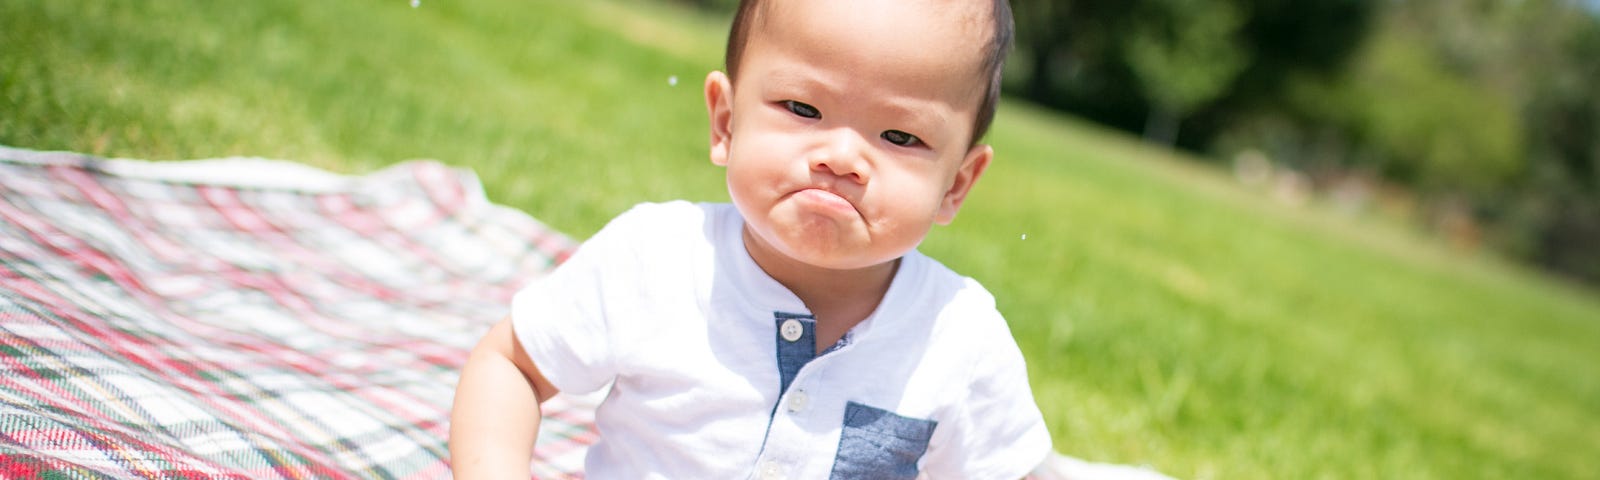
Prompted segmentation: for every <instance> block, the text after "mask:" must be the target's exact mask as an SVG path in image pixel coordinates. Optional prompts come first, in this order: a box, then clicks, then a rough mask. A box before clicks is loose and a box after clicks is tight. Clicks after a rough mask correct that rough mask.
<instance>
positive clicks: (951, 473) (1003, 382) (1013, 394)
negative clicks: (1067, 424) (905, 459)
mask: <svg viewBox="0 0 1600 480" xmlns="http://www.w3.org/2000/svg"><path fill="white" fill-rule="evenodd" d="M993 315H994V316H995V317H998V316H999V313H998V312H996V313H993ZM999 322H1000V326H999V327H998V328H999V330H1000V333H998V334H993V335H985V337H989V338H991V339H992V341H990V342H984V343H987V344H988V345H986V347H988V349H987V351H985V352H984V353H983V354H980V355H977V356H976V358H975V359H974V362H973V363H972V365H973V369H972V371H971V376H970V380H969V381H968V390H967V397H966V399H965V400H964V401H963V402H961V403H960V407H959V408H958V411H957V412H955V415H954V417H955V418H954V420H955V421H953V422H948V424H949V427H948V428H946V423H941V424H940V425H939V427H940V429H943V430H944V431H936V432H935V435H936V437H935V439H934V444H935V445H936V447H935V449H934V450H930V451H929V454H928V457H927V458H926V460H927V462H926V463H925V464H924V471H926V472H927V473H928V476H929V478H933V479H943V478H997V479H1000V478H1004V479H1020V478H1023V477H1025V476H1026V475H1027V474H1028V473H1029V472H1031V471H1032V470H1033V468H1034V467H1036V466H1038V465H1039V463H1040V462H1041V461H1043V460H1044V459H1045V456H1046V455H1047V454H1049V453H1050V451H1051V445H1050V432H1049V430H1048V429H1047V428H1046V427H1045V423H1044V417H1043V415H1041V414H1040V412H1039V406H1038V405H1037V404H1036V403H1035V402H1034V399H1033V390H1032V388H1030V387H1029V386H1028V371H1027V365H1026V362H1025V361H1024V360H1023V357H1022V352H1021V351H1020V350H1018V349H1017V346H1016V341H1015V340H1014V339H1013V338H1012V337H1011V334H1010V332H1009V331H1008V330H1005V327H1004V321H1003V320H1001V321H999ZM941 437H942V438H941Z"/></svg>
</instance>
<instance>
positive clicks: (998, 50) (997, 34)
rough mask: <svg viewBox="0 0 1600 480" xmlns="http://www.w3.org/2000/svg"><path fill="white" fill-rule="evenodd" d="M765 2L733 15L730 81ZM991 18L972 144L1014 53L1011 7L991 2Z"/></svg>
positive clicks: (747, 0) (990, 117) (988, 119)
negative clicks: (985, 81)
mask: <svg viewBox="0 0 1600 480" xmlns="http://www.w3.org/2000/svg"><path fill="white" fill-rule="evenodd" d="M764 3H765V2H763V1H762V0H739V10H738V11H737V12H736V13H734V15H733V27H732V28H731V29H729V31H728V50H727V52H726V53H725V54H724V57H723V59H722V61H723V70H725V71H727V73H728V78H730V79H732V78H735V76H737V75H738V74H739V60H740V56H741V55H743V54H744V45H745V42H746V41H748V40H749V36H750V29H751V28H754V27H753V24H754V23H755V22H757V21H759V20H760V18H759V17H764V16H765V15H764V14H762V12H759V11H760V10H764V9H763V8H762V7H763V5H764ZM989 17H990V20H992V27H993V28H992V29H991V30H992V35H991V36H990V38H989V45H988V46H987V47H986V48H984V51H983V65H982V67H983V69H982V70H981V71H982V72H984V73H985V74H987V76H988V81H989V82H988V83H989V84H988V86H987V87H988V88H986V89H985V90H984V93H983V103H980V104H978V118H977V119H975V121H974V122H973V124H972V141H971V142H970V143H971V144H973V145H976V144H977V143H978V140H980V139H982V138H983V135H984V134H985V133H988V132H989V124H990V123H993V122H994V112H995V109H996V108H998V107H999V106H1000V105H999V104H1000V72H1001V70H1003V69H1004V68H1005V63H1006V53H1008V52H1010V51H1011V41H1012V37H1013V36H1015V30H1016V27H1015V26H1014V25H1013V23H1012V19H1011V4H1010V3H1009V2H1007V0H992V2H991V7H990V15H989Z"/></svg>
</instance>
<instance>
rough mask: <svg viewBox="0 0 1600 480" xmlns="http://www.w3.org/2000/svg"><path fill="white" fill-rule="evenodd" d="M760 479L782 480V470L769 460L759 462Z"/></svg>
mask: <svg viewBox="0 0 1600 480" xmlns="http://www.w3.org/2000/svg"><path fill="white" fill-rule="evenodd" d="M761 478H762V480H782V479H783V468H782V467H779V466H778V464H777V463H776V462H773V461H771V460H767V461H765V462H761Z"/></svg>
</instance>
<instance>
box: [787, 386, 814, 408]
mask: <svg viewBox="0 0 1600 480" xmlns="http://www.w3.org/2000/svg"><path fill="white" fill-rule="evenodd" d="M810 402H811V398H810V396H808V395H806V392H805V391H803V390H795V391H793V392H789V412H790V413H800V411H801V410H805V409H806V405H809V404H810Z"/></svg>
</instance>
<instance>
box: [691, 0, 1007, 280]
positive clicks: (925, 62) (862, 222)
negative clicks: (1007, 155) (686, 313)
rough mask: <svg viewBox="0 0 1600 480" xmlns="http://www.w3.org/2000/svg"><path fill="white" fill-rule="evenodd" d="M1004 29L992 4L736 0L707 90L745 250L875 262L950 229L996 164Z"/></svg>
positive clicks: (997, 4) (975, 0)
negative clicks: (721, 64) (943, 226)
mask: <svg viewBox="0 0 1600 480" xmlns="http://www.w3.org/2000/svg"><path fill="white" fill-rule="evenodd" d="M1011 32H1012V27H1011V13H1010V8H1009V6H1008V5H1007V4H1006V2H1005V0H744V1H743V2H741V3H740V6H739V10H738V14H737V15H736V18H735V20H734V26H733V29H732V32H731V33H730V35H729V39H728V49H727V73H726V74H724V73H722V72H712V73H711V74H710V75H709V76H707V78H706V86H705V88H706V91H705V94H706V107H707V110H708V111H709V113H710V120H711V159H712V162H713V163H716V164H718V165H722V166H725V167H727V168H728V172H727V175H728V191H729V193H730V196H731V197H732V198H733V202H734V204H735V205H736V206H738V208H739V211H740V213H741V214H743V216H744V217H745V221H746V226H747V228H746V231H747V233H748V235H747V242H746V243H747V244H750V245H749V246H750V247H752V252H751V253H752V255H758V254H761V253H769V254H781V255H782V256H783V257H786V258H787V259H792V260H795V261H798V262H801V263H803V264H807V265H812V266H816V267H822V268H829V269H859V268H866V267H872V266H876V265H884V264H886V263H888V262H890V261H893V260H894V259H896V258H899V257H900V256H901V255H904V254H905V253H906V252H908V251H910V250H911V249H913V248H915V247H916V245H917V244H918V243H920V242H921V241H922V239H923V238H924V237H925V236H926V235H927V233H928V230H929V229H930V228H931V227H932V225H933V224H935V223H948V222H949V221H951V220H952V219H953V218H954V217H955V214H956V211H957V210H959V208H960V206H961V204H962V202H963V201H964V200H965V199H966V196H967V193H968V191H970V189H971V188H972V185H973V184H974V183H975V182H976V181H977V179H978V177H979V176H980V175H981V174H982V173H983V171H984V169H985V168H987V166H988V164H989V160H990V158H991V157H992V156H993V151H992V150H991V149H990V148H989V147H988V146H987V145H982V144H979V143H978V141H979V140H980V139H981V138H982V136H983V134H984V132H985V131H986V130H987V129H988V126H989V123H990V121H991V120H992V119H993V117H994V110H995V103H996V101H997V100H998V97H999V86H1000V70H1001V64H1002V63H1003V61H1004V57H1005V54H1006V51H1007V49H1008V48H1009V46H1010V41H1011V35H1012V34H1011ZM763 249H765V250H769V251H768V252H758V250H763Z"/></svg>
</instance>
